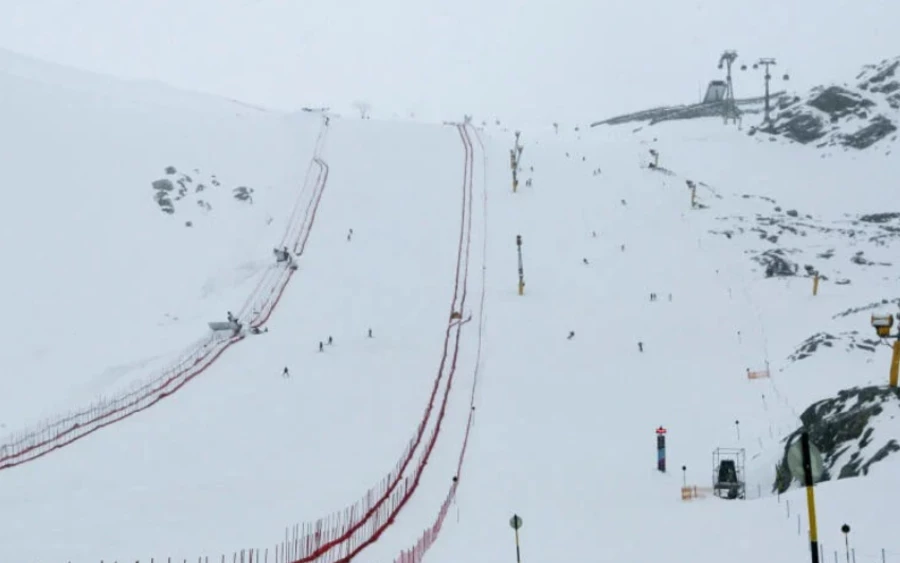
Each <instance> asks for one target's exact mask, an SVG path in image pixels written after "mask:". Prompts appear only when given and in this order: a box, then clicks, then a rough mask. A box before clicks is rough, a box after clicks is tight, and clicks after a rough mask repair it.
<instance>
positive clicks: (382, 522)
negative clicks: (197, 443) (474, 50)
mask: <svg viewBox="0 0 900 563" xmlns="http://www.w3.org/2000/svg"><path fill="white" fill-rule="evenodd" d="M458 129H459V133H460V138H461V139H462V141H463V145H464V148H465V167H464V174H463V210H462V218H463V220H462V231H465V251H464V252H465V259H464V260H465V263H464V270H463V271H462V294H461V298H460V302H459V309H458V311H460V312H461V311H463V310H464V309H465V302H466V296H467V293H468V268H469V253H470V248H471V238H472V220H471V209H472V165H473V162H472V161H473V154H472V153H473V150H472V146H471V142H470V141H469V139H468V133H467V131H465V129H464V128H463V127H461V126H460V127H459V128H458ZM462 231H461V233H460V237H461V238H460V250H462V249H463V239H462V237H463V232H462ZM461 255H462V252H460V253H459V254H458V257H461ZM460 266H461V264H460V260H459V259H458V260H457V279H459V273H460V272H459V270H460ZM462 324H463V323H462V322H457V323H452V322H451V323H450V324H449V325H448V327H447V330H448V335H449V333H450V332H451V331H452V330H453V329H454V328H455V329H456V335H455V343H454V351H453V358H452V360H451V364H450V370H449V374H448V378H447V388H446V391H445V393H444V397H443V400H442V403H441V409H440V412H439V414H438V418H437V421H436V423H435V426H434V428H433V430H432V433H431V436H430V438H429V442H428V444H427V446H426V448H425V450H424V452H423V453H422V454H421V456H420V459H419V463H418V464H417V466H416V468H415V471H414V473H413V475H412V476H408V477H407V478H406V479H405V480H404V487H403V489H402V492H401V493H399V494H398V495H396V497H395V498H396V499H397V500H396V503H395V506H394V507H393V509H392V510H391V511H390V512H389V513H388V514H386V515H384V517H383V518H380V519H379V520H377V521H375V522H373V523H372V531H371V533H370V534H369V537H368V538H366V539H365V540H363V541H362V542H359V543H358V545H355V546H354V544H356V543H357V542H353V543H347V544H345V545H344V546H343V547H344V549H343V552H344V554H343V555H342V556H341V557H340V558H339V559H337V560H333V559H329V560H328V561H327V562H326V563H347V562H349V561H350V560H351V559H352V558H353V557H355V556H356V555H358V554H359V553H360V552H362V551H363V550H364V549H365V548H366V547H368V546H369V545H371V544H373V543H375V542H376V541H378V539H379V538H380V536H381V534H383V533H384V532H385V530H387V528H388V527H390V526H391V525H392V524H393V523H394V520H395V518H396V517H397V515H398V514H399V513H400V511H401V510H402V509H403V507H404V506H405V505H406V503H407V502H409V500H410V499H411V498H412V495H413V494H414V493H415V491H416V489H417V488H418V486H419V483H420V480H421V478H422V475H423V473H424V469H425V466H426V465H427V463H428V460H429V458H430V457H431V454H432V452H433V451H434V447H435V445H436V443H437V439H438V436H439V434H440V431H441V426H442V423H443V420H444V417H445V415H446V412H447V404H448V400H449V397H450V390H451V388H452V384H453V379H454V376H455V373H456V367H457V362H458V358H459V348H460V337H461V331H462ZM291 563H305V561H304V560H302V559H301V560H295V561H291Z"/></svg>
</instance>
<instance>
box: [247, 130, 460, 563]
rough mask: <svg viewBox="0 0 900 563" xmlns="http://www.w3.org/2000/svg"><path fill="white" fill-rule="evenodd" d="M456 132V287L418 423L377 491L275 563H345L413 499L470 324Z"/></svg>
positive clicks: (281, 548)
mask: <svg viewBox="0 0 900 563" xmlns="http://www.w3.org/2000/svg"><path fill="white" fill-rule="evenodd" d="M458 129H459V134H460V138H461V139H462V141H463V145H464V148H465V159H464V170H463V183H462V203H461V205H462V209H461V220H460V232H459V241H458V248H457V255H456V269H455V278H454V288H453V296H452V299H451V302H450V313H449V315H448V323H447V328H446V331H445V334H444V345H443V350H442V353H441V359H440V362H439V365H438V371H437V375H436V376H435V381H434V384H433V385H432V389H431V394H430V397H429V402H428V405H427V407H426V408H425V412H424V413H423V416H422V420H421V421H420V423H419V425H418V427H417V429H416V432H415V433H414V435H413V437H412V438H411V439H410V441H409V445H408V446H407V448H406V449H405V450H404V452H403V454H402V455H401V457H400V460H399V461H398V462H397V463H396V465H395V466H394V469H393V470H392V471H391V472H390V473H389V474H388V475H387V476H385V477H384V478H383V479H382V480H381V482H380V483H379V484H378V485H377V486H376V487H373V488H372V489H370V490H369V491H368V492H367V493H366V495H365V496H364V497H363V498H362V499H360V500H359V501H357V502H356V503H355V504H354V505H352V506H350V507H348V508H345V509H344V510H343V511H341V512H337V513H334V514H332V515H331V516H329V517H327V518H323V519H319V520H317V521H315V522H311V523H307V524H303V525H297V526H294V528H293V531H292V533H291V534H288V535H287V537H286V538H285V540H284V541H283V542H281V543H280V544H279V545H278V546H276V547H275V549H274V553H275V559H274V560H275V561H276V562H277V563H346V562H348V561H350V560H351V559H352V558H353V557H355V556H356V555H358V554H359V553H360V552H361V551H362V550H364V549H365V548H366V547H367V546H369V545H371V544H373V543H374V542H376V541H377V540H378V538H379V537H380V536H381V534H383V533H384V531H385V530H386V529H387V528H388V527H390V526H391V525H392V524H393V523H394V520H395V518H396V516H397V515H398V514H399V513H400V511H401V510H402V509H403V507H404V506H405V505H406V503H407V502H409V500H410V499H411V498H412V495H413V494H414V493H415V491H416V489H417V488H418V486H419V482H420V480H421V477H422V474H423V473H424V470H425V466H426V465H427V463H428V461H429V459H430V457H431V454H432V451H433V450H434V447H435V444H436V443H437V439H438V436H439V435H440V432H441V427H442V423H443V420H444V417H445V415H446V412H447V405H448V402H449V398H450V391H451V388H452V386H453V380H454V376H455V374H456V367H457V363H458V359H459V352H460V343H461V336H462V329H463V327H464V326H465V325H466V324H467V322H468V321H469V320H470V319H463V318H462V313H463V312H464V311H465V307H466V302H467V298H468V276H469V262H470V260H469V256H470V250H471V240H472V166H473V150H472V145H471V141H470V140H469V137H468V132H467V131H466V129H465V127H463V126H459V127H458ZM451 341H452V344H451ZM441 391H442V392H441ZM436 407H437V408H436ZM435 411H436V415H435ZM429 428H430V432H429V431H428V429H429ZM257 553H259V552H258V551H257ZM263 553H266V552H263Z"/></svg>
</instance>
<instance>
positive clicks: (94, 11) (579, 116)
mask: <svg viewBox="0 0 900 563" xmlns="http://www.w3.org/2000/svg"><path fill="white" fill-rule="evenodd" d="M0 6H2V9H3V12H4V13H3V17H2V18H0V47H3V48H7V49H10V50H13V51H17V52H20V53H25V54H30V55H34V56H38V57H41V58H44V59H47V60H50V61H55V62H60V63H63V64H67V65H72V66H76V67H80V68H85V69H89V70H94V71H100V72H104V73H109V74H114V75H118V76H126V77H140V78H151V79H157V80H161V81H164V82H168V83H170V84H174V85H177V86H181V87H186V88H190V89H195V90H201V91H206V92H213V93H216V94H220V95H224V96H228V97H232V98H236V99H240V100H242V101H245V102H248V103H253V104H259V105H263V106H267V107H272V108H278V109H297V108H299V107H301V106H304V105H331V106H333V107H335V108H336V109H339V110H347V109H349V106H350V104H352V103H353V102H354V101H355V100H365V101H367V102H369V103H370V104H371V105H372V107H373V113H374V114H376V115H390V114H391V113H394V112H397V113H402V114H404V115H408V113H409V112H410V111H415V112H416V113H417V115H418V116H419V117H421V118H425V119H444V118H451V117H458V116H460V115H461V114H462V113H464V112H468V113H474V114H475V115H476V116H478V117H479V118H481V117H487V116H499V117H500V118H502V119H505V120H508V119H514V120H516V121H518V122H523V121H527V122H535V123H548V122H550V121H553V120H559V121H561V122H565V123H571V122H579V123H585V122H589V121H592V120H595V119H600V118H602V117H607V116H610V115H613V114H616V113H621V112H625V111H629V110H636V109H642V108H644V107H646V106H650V105H654V104H661V103H677V102H691V101H693V100H694V99H696V97H697V90H698V86H699V85H700V84H701V83H702V84H703V85H704V86H705V84H706V82H707V81H708V80H710V79H713V78H717V77H718V72H719V71H717V69H716V63H717V61H718V57H719V55H720V54H721V52H722V51H723V50H724V49H736V50H737V51H738V52H739V54H740V56H741V58H740V59H739V61H738V62H739V63H740V62H752V60H756V59H758V58H759V57H764V56H773V57H776V58H777V59H778V60H779V63H780V66H779V67H778V69H777V72H776V73H775V74H776V76H777V77H778V78H779V79H780V77H781V74H783V72H785V71H788V72H790V73H791V78H792V83H791V86H792V87H795V88H805V87H808V86H810V85H812V84H815V83H819V82H821V81H822V80H827V79H849V78H852V76H853V73H854V72H855V71H856V69H857V68H858V67H860V66H861V65H862V64H864V63H868V62H877V61H878V60H881V59H882V58H886V57H889V56H895V55H898V54H900V39H898V35H897V30H898V23H897V22H898V21H900V1H897V0H854V1H850V0H847V1H844V0H752V1H751V0H748V1H746V2H737V1H735V0H718V1H713V0H616V1H604V0H555V1H550V0H524V1H519V2H513V1H512V0H446V1H438V0H381V1H375V0H369V1H366V0H321V1H317V2H312V1H309V0H0ZM761 89H762V77H761V73H756V74H752V75H751V74H750V72H749V71H748V72H746V73H741V74H740V75H739V76H738V80H737V81H736V90H737V93H738V95H742V94H757V93H760V91H761Z"/></svg>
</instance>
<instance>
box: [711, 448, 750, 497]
mask: <svg viewBox="0 0 900 563" xmlns="http://www.w3.org/2000/svg"><path fill="white" fill-rule="evenodd" d="M745 459H746V453H745V450H744V448H716V449H715V451H713V475H712V478H713V493H714V494H715V495H716V496H717V497H719V498H724V499H744V498H747V495H746V487H747V483H746V480H745V479H744V474H745Z"/></svg>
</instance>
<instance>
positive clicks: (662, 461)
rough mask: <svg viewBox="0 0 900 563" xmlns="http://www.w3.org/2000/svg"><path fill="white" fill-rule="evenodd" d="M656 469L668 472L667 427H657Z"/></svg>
mask: <svg viewBox="0 0 900 563" xmlns="http://www.w3.org/2000/svg"><path fill="white" fill-rule="evenodd" d="M656 469H658V470H659V471H662V472H663V473H665V472H666V429H665V428H663V427H662V426H660V427H659V428H657V429H656Z"/></svg>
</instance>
